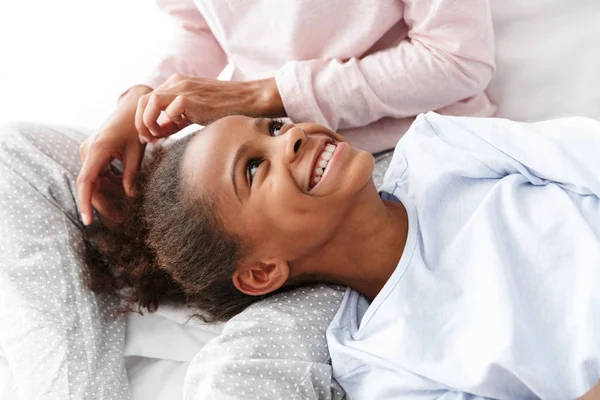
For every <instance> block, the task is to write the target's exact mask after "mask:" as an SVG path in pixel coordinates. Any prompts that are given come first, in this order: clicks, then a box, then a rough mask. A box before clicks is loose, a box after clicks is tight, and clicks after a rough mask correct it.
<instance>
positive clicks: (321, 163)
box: [308, 143, 336, 190]
mask: <svg viewBox="0 0 600 400" xmlns="http://www.w3.org/2000/svg"><path fill="white" fill-rule="evenodd" d="M335 148H336V145H335V144H334V143H328V144H326V145H325V148H324V149H323V151H322V152H321V154H320V155H319V156H318V158H317V160H316V162H315V164H314V165H313V170H312V173H311V176H310V181H309V184H308V190H311V189H312V188H314V187H315V186H316V185H317V183H319V181H320V180H321V177H322V176H323V174H324V173H325V170H326V169H327V166H328V165H329V160H331V157H333V152H334V151H335Z"/></svg>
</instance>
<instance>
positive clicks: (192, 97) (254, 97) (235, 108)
mask: <svg viewBox="0 0 600 400" xmlns="http://www.w3.org/2000/svg"><path fill="white" fill-rule="evenodd" d="M163 111H164V115H165V117H166V119H165V120H164V121H159V116H160V115H161V112H163ZM228 114H244V115H256V116H259V115H260V116H265V117H284V116H285V110H284V108H283V103H282V101H281V97H280V95H279V91H278V89H277V84H276V83H275V78H270V79H263V80H257V81H247V82H232V81H220V80H216V79H207V78H196V77H191V76H185V75H178V74H176V75H173V76H172V77H170V78H169V79H168V80H167V81H166V82H165V83H163V84H162V85H161V86H159V87H158V88H156V89H155V90H154V91H153V92H152V93H148V94H146V95H144V96H142V97H141V98H140V99H139V101H138V106H137V111H136V115H135V126H136V128H137V130H138V133H139V135H140V141H141V142H142V143H147V142H152V141H154V140H156V139H157V138H162V137H166V136H170V135H172V134H174V133H176V132H177V131H179V130H181V129H182V128H184V127H186V126H188V125H189V124H191V123H196V124H200V125H205V124H206V123H207V122H209V121H212V120H214V119H217V118H219V117H222V116H224V115H228Z"/></svg>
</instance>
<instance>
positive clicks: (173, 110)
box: [165, 96, 187, 125]
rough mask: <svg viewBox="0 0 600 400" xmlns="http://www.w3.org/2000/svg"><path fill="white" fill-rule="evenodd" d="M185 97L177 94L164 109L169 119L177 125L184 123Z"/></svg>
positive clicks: (185, 121) (185, 120)
mask: <svg viewBox="0 0 600 400" xmlns="http://www.w3.org/2000/svg"><path fill="white" fill-rule="evenodd" d="M186 103H187V99H186V98H185V97H183V96H177V97H175V99H174V100H173V101H172V102H171V104H169V105H168V107H167V108H166V109H165V114H166V116H167V117H169V119H170V120H171V121H173V122H175V123H176V124H178V125H185V124H186V123H187V119H186V118H185V108H186Z"/></svg>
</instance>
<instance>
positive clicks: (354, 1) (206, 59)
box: [140, 0, 495, 152]
mask: <svg viewBox="0 0 600 400" xmlns="http://www.w3.org/2000/svg"><path fill="white" fill-rule="evenodd" d="M159 4H160V6H161V8H162V9H163V10H165V11H166V12H167V13H168V14H170V15H171V16H173V17H174V18H176V19H177V20H178V21H179V23H180V25H181V27H182V29H181V32H180V33H179V35H178V36H176V37H174V38H173V42H172V44H171V46H170V47H169V50H168V51H167V52H166V54H164V56H163V58H162V61H161V62H160V63H159V64H158V65H157V66H156V67H155V68H154V69H153V72H152V73H151V74H150V75H149V76H148V77H147V79H146V80H145V81H142V82H140V83H143V84H146V85H148V86H150V87H153V88H154V87H157V86H158V85H160V84H161V83H162V82H163V81H164V80H166V79H167V78H168V77H169V76H171V75H172V74H174V73H181V74H185V75H194V76H205V77H213V78H214V77H217V76H218V75H219V73H220V72H221V71H222V69H223V68H224V67H225V66H226V64H227V63H231V64H232V65H233V77H232V79H233V80H251V79H259V78H266V77H273V76H275V79H276V81H277V86H278V88H279V92H280V94H281V98H282V99H283V104H284V107H285V110H286V112H287V115H288V116H289V117H290V118H291V119H292V120H293V121H313V122H317V123H320V124H322V125H325V126H327V127H329V128H330V129H333V130H336V131H338V132H339V133H341V134H343V135H345V136H346V137H347V138H348V139H349V140H350V141H351V143H353V144H354V145H356V146H359V147H362V148H364V149H368V150H370V151H373V152H376V151H381V150H384V149H390V148H393V147H394V145H395V144H396V142H397V141H398V139H399V138H400V137H401V136H402V134H403V133H404V132H405V131H406V129H407V128H408V126H409V125H410V123H411V122H412V120H413V118H414V117H415V116H416V115H418V114H419V113H422V112H426V111H430V110H435V111H437V112H438V113H440V114H451V115H468V116H491V115H492V114H493V113H494V111H495V107H494V106H493V105H492V104H491V103H490V101H489V100H488V98H487V97H486V95H485V94H484V92H483V91H484V89H485V88H486V86H487V85H488V83H489V81H490V79H491V76H492V74H493V72H494V68H495V67H494V40H493V31H492V21H491V16H490V8H489V3H488V1H487V0H404V1H399V0H196V1H192V0H159Z"/></svg>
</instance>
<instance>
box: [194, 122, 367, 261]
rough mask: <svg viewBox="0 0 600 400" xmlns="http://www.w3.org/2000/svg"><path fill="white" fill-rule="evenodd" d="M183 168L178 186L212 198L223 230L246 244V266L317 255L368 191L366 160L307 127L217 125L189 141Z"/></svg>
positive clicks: (343, 143)
mask: <svg viewBox="0 0 600 400" xmlns="http://www.w3.org/2000/svg"><path fill="white" fill-rule="evenodd" d="M182 165H183V170H184V171H183V172H184V174H183V176H184V177H185V178H186V180H187V181H186V182H185V184H186V185H190V186H189V187H190V188H191V190H192V191H193V193H197V194H198V195H204V194H206V190H207V189H208V190H209V191H210V192H209V193H210V194H211V195H214V196H216V199H215V200H216V204H217V211H218V214H219V217H220V218H221V220H222V221H223V224H224V227H225V229H226V230H227V231H228V232H230V233H232V234H234V235H236V236H239V237H241V238H242V239H243V240H245V242H246V243H247V244H249V245H250V248H251V254H250V256H249V257H251V258H252V259H251V260H247V261H249V262H265V263H266V262H270V260H272V259H281V260H285V261H286V262H288V263H290V264H291V263H293V262H294V261H301V260H302V259H303V258H304V259H306V258H307V257H310V256H311V255H314V254H316V252H320V251H324V250H325V248H326V246H327V244H328V243H329V242H330V241H331V240H332V238H334V237H335V235H336V233H337V232H338V230H339V229H341V228H342V227H343V225H344V221H345V220H346V218H347V216H348V215H349V213H351V212H352V210H353V209H354V208H355V207H360V206H361V204H360V202H361V195H360V194H361V192H364V191H367V190H374V187H373V182H372V178H371V175H372V172H373V166H374V160H373V156H372V155H371V154H370V153H368V152H365V151H362V150H359V149H356V148H354V147H352V146H351V145H350V144H349V143H348V142H346V141H345V140H344V139H343V138H342V137H341V136H340V135H338V134H336V133H335V132H332V131H330V130H329V129H327V128H325V127H323V126H320V125H317V124H313V123H302V124H283V123H281V122H279V121H276V120H270V119H263V118H258V119H253V118H249V117H243V116H230V117H226V118H222V119H220V120H218V121H216V122H214V123H212V124H211V125H209V126H208V127H206V128H205V129H204V130H203V131H202V132H200V133H199V134H197V135H196V137H194V139H193V140H192V141H191V142H190V144H189V146H188V148H187V150H186V153H185V156H184V160H183V164H182Z"/></svg>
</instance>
